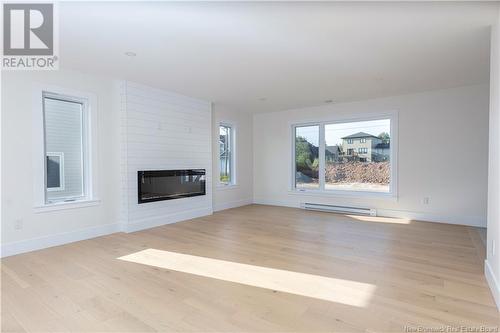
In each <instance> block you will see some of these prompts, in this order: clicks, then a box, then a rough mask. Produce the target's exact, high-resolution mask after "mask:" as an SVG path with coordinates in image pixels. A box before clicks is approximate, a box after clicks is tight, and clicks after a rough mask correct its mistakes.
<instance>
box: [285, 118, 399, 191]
mask: <svg viewBox="0 0 500 333" xmlns="http://www.w3.org/2000/svg"><path fill="white" fill-rule="evenodd" d="M381 119H390V121H391V151H390V166H391V181H390V184H389V192H376V191H367V190H325V170H324V168H319V189H297V188H296V183H295V182H296V179H295V129H296V128H297V127H302V126H314V125H316V126H319V152H320V153H319V159H320V161H319V162H320V165H323V166H324V165H325V145H326V142H325V125H330V124H339V123H348V122H357V121H371V120H381ZM289 124H290V126H289V128H290V135H289V137H290V144H291V145H290V146H291V160H290V166H291V168H290V169H289V170H290V175H289V176H290V177H289V179H290V188H289V192H290V194H308V195H317V196H323V195H324V196H338V197H360V198H363V197H374V198H393V199H396V200H397V198H398V141H399V140H398V127H399V125H398V111H387V112H380V113H369V114H368V113H367V114H357V115H353V116H339V117H336V118H326V117H320V119H318V120H316V121H304V122H290V123H289Z"/></svg>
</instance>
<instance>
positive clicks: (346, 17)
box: [59, 2, 498, 112]
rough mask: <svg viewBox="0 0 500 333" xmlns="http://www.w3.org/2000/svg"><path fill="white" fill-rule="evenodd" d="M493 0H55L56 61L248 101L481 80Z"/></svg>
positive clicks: (289, 102) (237, 102) (314, 98)
mask: <svg viewBox="0 0 500 333" xmlns="http://www.w3.org/2000/svg"><path fill="white" fill-rule="evenodd" d="M496 6H498V3H493V2H489V3H478V2H476V3H450V2H441V3H429V2H426V3H409V2H405V3H356V2H350V3H338V2H337V3H282V2H280V3H262V2H260V3H206V2H205V3H158V2H149V3H131V2H127V3H118V2H112V3H97V2H87V3H70V2H64V3H60V7H59V10H60V16H59V17H60V49H61V57H60V59H61V67H62V68H70V69H76V70H80V71H83V72H90V73H96V74H104V75H108V76H112V77H115V78H119V79H128V80H133V81H137V82H142V83H145V84H148V85H152V86H155V87H158V88H164V89H167V90H170V91H174V92H178V93H181V94H185V95H189V96H193V97H198V98H203V99H206V100H210V101H214V102H215V103H221V104H225V105H228V106H230V107H234V108H235V109H237V110H241V111H250V112H265V111H276V110H283V109H288V108H296V107H302V106H309V105H318V104H321V103H323V101H325V100H330V99H332V100H334V101H335V102H344V101H352V100H361V99H367V98H372V97H381V96H389V95H397V94H404V93H410V92H416V91H426V90H432V89H439V88H448V87H454V86H460V85H466V84H476V83H486V82H488V76H489V74H488V73H489V25H490V24H491V23H492V22H493V20H494V19H495V14H496V12H495V10H496ZM127 51H133V52H135V53H137V56H136V57H127V56H125V55H124V53H125V52H127ZM262 98H265V100H264V101H263V100H261V99H262Z"/></svg>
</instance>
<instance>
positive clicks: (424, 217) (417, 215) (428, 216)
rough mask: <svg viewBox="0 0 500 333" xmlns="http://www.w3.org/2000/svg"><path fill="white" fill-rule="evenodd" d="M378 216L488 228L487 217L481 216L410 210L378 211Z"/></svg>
mask: <svg viewBox="0 0 500 333" xmlns="http://www.w3.org/2000/svg"><path fill="white" fill-rule="evenodd" d="M377 215H378V216H384V217H397V218H406V219H411V220H416V221H427V222H436V223H447V224H458V225H466V226H470V227H481V228H486V217H481V216H467V215H463V216H456V215H444V214H432V213H426V212H413V211H408V210H392V209H377Z"/></svg>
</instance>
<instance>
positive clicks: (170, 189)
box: [137, 169, 206, 204]
mask: <svg viewBox="0 0 500 333" xmlns="http://www.w3.org/2000/svg"><path fill="white" fill-rule="evenodd" d="M137 181H138V185H139V186H138V190H139V191H138V199H139V203H140V204H142V203H146V202H153V201H160V200H172V199H179V198H186V197H194V196H197V195H205V194H206V191H205V169H188V170H156V171H138V172H137Z"/></svg>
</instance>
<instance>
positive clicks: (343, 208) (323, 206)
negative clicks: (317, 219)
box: [301, 202, 377, 216]
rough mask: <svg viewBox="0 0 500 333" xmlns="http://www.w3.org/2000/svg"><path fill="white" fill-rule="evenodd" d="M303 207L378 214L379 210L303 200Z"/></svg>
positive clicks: (343, 212)
mask: <svg viewBox="0 0 500 333" xmlns="http://www.w3.org/2000/svg"><path fill="white" fill-rule="evenodd" d="M301 207H302V208H303V209H307V210H319V211H322V212H331V213H342V214H356V215H369V216H377V210H376V209H375V208H363V207H352V206H337V205H326V204H317V203H311V202H303V203H302V204H301Z"/></svg>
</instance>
